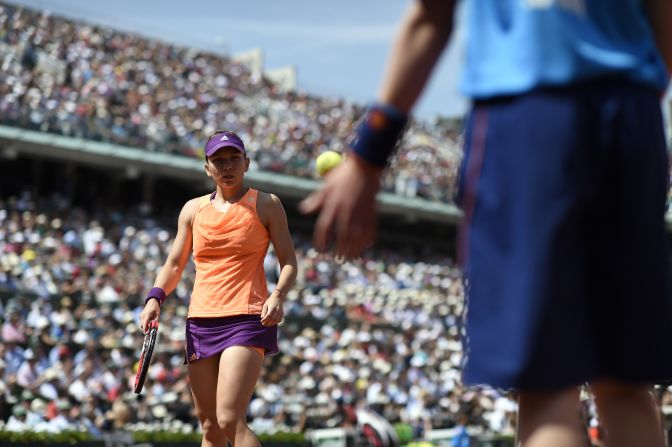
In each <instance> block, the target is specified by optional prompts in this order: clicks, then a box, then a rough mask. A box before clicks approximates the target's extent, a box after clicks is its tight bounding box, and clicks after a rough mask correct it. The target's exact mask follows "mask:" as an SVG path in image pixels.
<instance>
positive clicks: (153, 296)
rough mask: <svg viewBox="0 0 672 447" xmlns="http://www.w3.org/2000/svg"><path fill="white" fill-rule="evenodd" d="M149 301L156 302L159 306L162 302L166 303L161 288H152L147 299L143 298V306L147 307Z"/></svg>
mask: <svg viewBox="0 0 672 447" xmlns="http://www.w3.org/2000/svg"><path fill="white" fill-rule="evenodd" d="M149 300H157V301H158V302H159V306H161V305H162V304H163V302H164V301H166V292H165V291H164V290H163V289H162V288H161V287H154V288H152V290H150V291H149V293H148V294H147V298H145V305H147V303H148V302H149Z"/></svg>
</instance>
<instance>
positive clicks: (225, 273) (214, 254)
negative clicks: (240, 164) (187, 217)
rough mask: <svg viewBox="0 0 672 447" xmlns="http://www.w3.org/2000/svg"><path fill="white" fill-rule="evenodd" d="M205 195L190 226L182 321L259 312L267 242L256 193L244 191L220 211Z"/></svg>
mask: <svg viewBox="0 0 672 447" xmlns="http://www.w3.org/2000/svg"><path fill="white" fill-rule="evenodd" d="M211 197H212V195H210V194H208V195H207V196H203V197H201V199H200V201H199V203H198V207H197V209H196V215H195V216H194V220H193V224H192V229H193V231H192V234H193V254H194V264H195V265H196V280H195V282H194V290H193V292H192V294H191V302H190V303H189V313H188V314H187V317H188V318H202V317H206V318H207V317H225V316H231V315H249V314H260V313H261V308H262V306H263V304H264V301H266V298H268V289H267V288H266V276H265V274H264V257H265V256H266V252H267V251H268V244H269V241H270V238H269V235H268V230H267V229H266V227H264V225H263V224H262V223H261V221H260V220H259V217H258V216H257V191H256V190H255V189H252V188H249V189H248V191H247V192H246V193H245V195H243V197H241V198H240V200H239V201H238V202H236V203H233V204H231V205H230V206H229V208H228V209H227V210H226V211H220V210H218V209H217V208H215V207H214V206H213V204H212V202H211Z"/></svg>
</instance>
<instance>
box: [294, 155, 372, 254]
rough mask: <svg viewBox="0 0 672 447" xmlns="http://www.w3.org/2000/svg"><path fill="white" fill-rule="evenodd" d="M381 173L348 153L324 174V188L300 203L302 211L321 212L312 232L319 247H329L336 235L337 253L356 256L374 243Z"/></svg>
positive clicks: (323, 249)
mask: <svg viewBox="0 0 672 447" xmlns="http://www.w3.org/2000/svg"><path fill="white" fill-rule="evenodd" d="M381 174H382V170H380V169H378V168H375V167H373V165H369V164H368V163H366V162H365V161H363V160H360V159H359V158H358V157H357V156H356V155H354V154H349V156H348V157H347V158H346V159H345V160H344V161H343V162H342V163H341V164H340V165H339V166H337V167H336V168H334V169H333V170H332V171H331V172H329V174H328V175H327V176H326V177H325V179H324V186H323V187H322V189H320V190H318V191H316V192H314V193H312V194H311V195H310V196H308V197H307V198H306V199H305V200H304V201H302V202H301V204H300V205H299V209H300V210H301V212H302V213H305V214H309V213H314V212H317V211H319V216H318V218H317V222H316V223H315V231H314V234H313V244H314V245H315V248H316V249H317V250H319V251H325V250H327V249H328V247H329V245H330V242H331V241H330V239H331V238H332V237H334V236H335V239H336V245H335V247H334V252H335V253H336V255H338V256H342V257H345V258H356V257H358V256H360V255H361V254H362V252H363V251H364V250H365V249H366V248H368V247H370V246H371V245H373V240H374V238H375V233H376V194H377V193H378V190H379V189H380V177H381Z"/></svg>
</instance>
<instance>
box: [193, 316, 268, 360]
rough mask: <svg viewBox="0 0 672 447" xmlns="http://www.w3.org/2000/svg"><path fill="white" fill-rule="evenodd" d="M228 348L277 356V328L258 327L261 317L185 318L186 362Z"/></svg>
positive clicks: (260, 325) (209, 355)
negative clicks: (252, 350)
mask: <svg viewBox="0 0 672 447" xmlns="http://www.w3.org/2000/svg"><path fill="white" fill-rule="evenodd" d="M231 346H250V347H254V348H262V349H264V353H265V355H273V354H277V353H278V326H277V325H276V326H270V327H266V326H263V325H262V324H261V315H235V316H232V317H216V318H189V319H187V331H186V352H185V363H190V362H193V361H194V360H198V359H204V358H207V357H211V356H213V355H215V354H219V353H220V352H223V351H224V350H225V349H226V348H230V347H231Z"/></svg>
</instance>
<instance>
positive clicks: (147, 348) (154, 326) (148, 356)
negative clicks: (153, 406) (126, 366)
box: [135, 321, 159, 394]
mask: <svg viewBox="0 0 672 447" xmlns="http://www.w3.org/2000/svg"><path fill="white" fill-rule="evenodd" d="M158 332H159V322H158V321H150V322H149V330H148V331H147V333H146V334H145V340H144V341H143V342H142V351H140V362H139V363H138V372H137V373H136V374H135V394H140V393H141V392H142V387H143V385H144V384H145V379H146V378H147V371H149V363H150V362H151V361H152V353H153V352H154V344H155V343H156V334H157V333H158Z"/></svg>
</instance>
